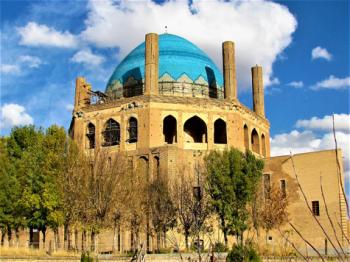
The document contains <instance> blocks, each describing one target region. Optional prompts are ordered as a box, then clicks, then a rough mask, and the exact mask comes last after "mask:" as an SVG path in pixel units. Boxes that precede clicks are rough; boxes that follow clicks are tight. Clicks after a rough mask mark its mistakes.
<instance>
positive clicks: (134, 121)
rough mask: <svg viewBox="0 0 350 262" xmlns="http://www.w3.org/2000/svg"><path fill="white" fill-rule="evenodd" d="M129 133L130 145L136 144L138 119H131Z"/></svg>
mask: <svg viewBox="0 0 350 262" xmlns="http://www.w3.org/2000/svg"><path fill="white" fill-rule="evenodd" d="M128 131H129V139H128V141H129V143H136V142H137V137H138V130H137V119H136V118H135V117H130V118H129V123H128Z"/></svg>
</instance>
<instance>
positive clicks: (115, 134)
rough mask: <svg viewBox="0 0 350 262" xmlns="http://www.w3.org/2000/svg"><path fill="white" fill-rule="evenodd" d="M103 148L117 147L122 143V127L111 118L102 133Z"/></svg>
mask: <svg viewBox="0 0 350 262" xmlns="http://www.w3.org/2000/svg"><path fill="white" fill-rule="evenodd" d="M102 135H103V143H102V146H115V145H119V143H120V125H119V123H118V122H117V121H115V120H114V119H112V118H110V119H108V120H107V122H106V123H105V126H104V130H103V132H102Z"/></svg>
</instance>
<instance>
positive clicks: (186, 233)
mask: <svg viewBox="0 0 350 262" xmlns="http://www.w3.org/2000/svg"><path fill="white" fill-rule="evenodd" d="M189 234H190V233H189V232H188V230H185V244H186V251H188V236H189Z"/></svg>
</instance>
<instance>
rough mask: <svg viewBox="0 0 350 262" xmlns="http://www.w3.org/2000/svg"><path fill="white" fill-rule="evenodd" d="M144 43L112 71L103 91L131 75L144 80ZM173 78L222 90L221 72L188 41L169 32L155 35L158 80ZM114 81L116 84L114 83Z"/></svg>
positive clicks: (112, 89) (115, 87) (114, 87)
mask: <svg viewBox="0 0 350 262" xmlns="http://www.w3.org/2000/svg"><path fill="white" fill-rule="evenodd" d="M144 54H145V43H144V42H143V43H141V44H140V45H139V46H137V47H136V48H135V49H134V50H132V51H131V52H130V53H129V55H127V56H126V57H125V58H124V60H123V61H122V62H121V63H120V64H119V65H118V66H117V68H116V69H115V70H114V72H113V74H112V76H111V78H110V79H109V81H108V84H107V88H106V92H107V93H110V92H115V90H116V89H119V88H121V86H125V84H127V82H128V80H129V79H130V78H131V77H132V78H133V79H135V80H143V79H144V65H145V56H144ZM165 78H166V79H175V80H176V81H177V82H183V81H184V80H185V82H195V83H198V80H199V82H200V83H201V84H204V83H205V84H207V85H208V83H209V84H210V85H211V86H215V87H217V88H218V89H222V86H223V78H222V74H221V72H220V71H219V69H218V68H217V67H216V65H215V64H214V63H213V61H212V60H211V59H210V58H209V57H208V56H207V55H206V54H205V53H204V52H203V51H202V50H201V49H199V48H198V47H197V46H195V45H194V44H192V43H191V42H189V41H188V40H186V39H184V38H182V37H179V36H176V35H171V34H162V35H159V81H160V82H162V80H164V79H165ZM116 84H117V85H116Z"/></svg>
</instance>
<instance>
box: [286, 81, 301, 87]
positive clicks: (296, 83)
mask: <svg viewBox="0 0 350 262" xmlns="http://www.w3.org/2000/svg"><path fill="white" fill-rule="evenodd" d="M287 86H291V87H294V88H302V87H303V86H304V83H303V81H292V82H290V83H288V84H287Z"/></svg>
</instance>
